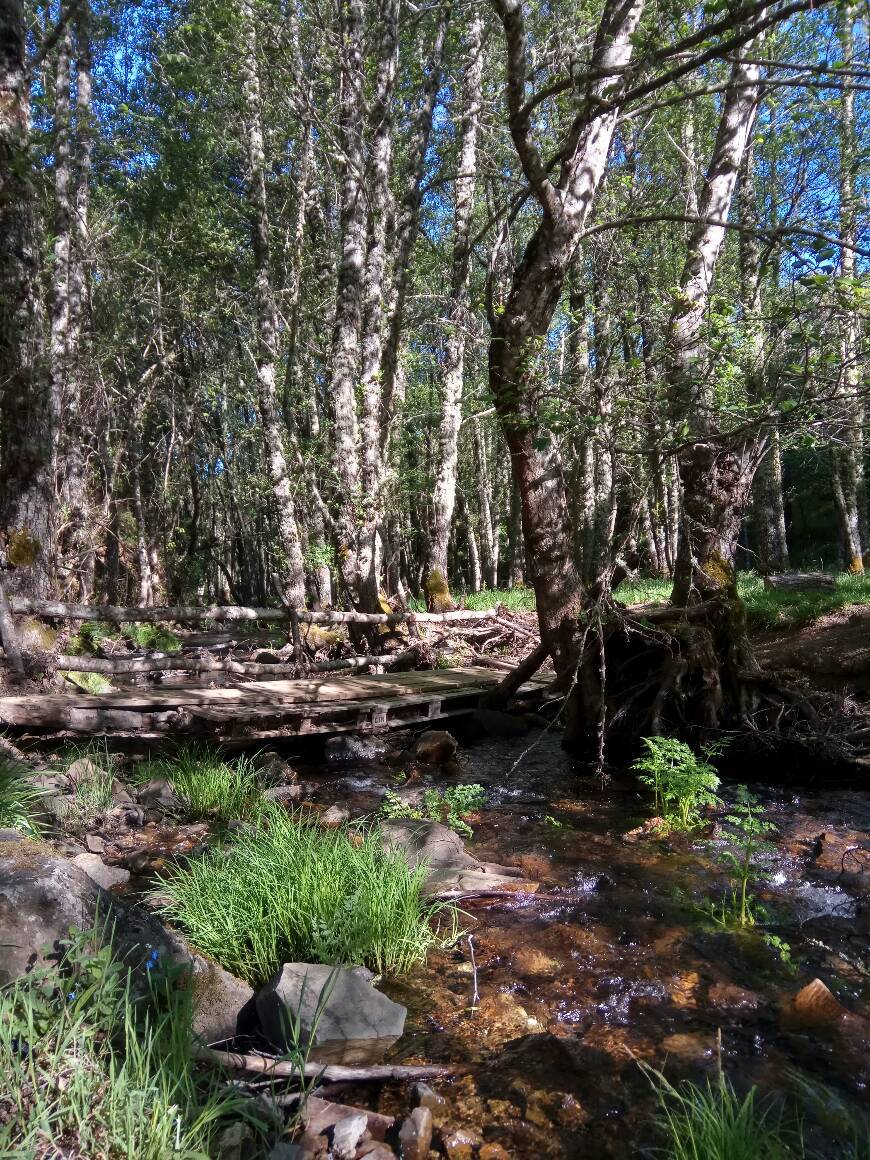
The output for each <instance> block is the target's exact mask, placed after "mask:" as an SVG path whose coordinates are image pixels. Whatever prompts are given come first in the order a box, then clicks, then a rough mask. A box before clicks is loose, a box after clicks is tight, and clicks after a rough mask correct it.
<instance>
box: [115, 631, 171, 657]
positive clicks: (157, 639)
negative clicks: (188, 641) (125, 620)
mask: <svg viewBox="0 0 870 1160" xmlns="http://www.w3.org/2000/svg"><path fill="white" fill-rule="evenodd" d="M121 635H122V636H124V637H125V638H126V639H127V640H128V641H129V642H130V643H131V644H134V645H135V646H136V647H137V648H143V649H152V650H154V651H156V652H165V653H177V652H180V651H181V641H180V640H179V638H178V637H177V636H176V635H175V633H174V632H173V631H172V630H171V629H169V628H161V626H160V625H158V624H122V625H121Z"/></svg>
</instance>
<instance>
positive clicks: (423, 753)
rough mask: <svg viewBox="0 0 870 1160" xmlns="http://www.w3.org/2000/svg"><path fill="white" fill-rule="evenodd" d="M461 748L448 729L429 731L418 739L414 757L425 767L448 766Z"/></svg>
mask: <svg viewBox="0 0 870 1160" xmlns="http://www.w3.org/2000/svg"><path fill="white" fill-rule="evenodd" d="M458 748H459V746H458V745H457V743H456V738H455V737H454V736H453V734H452V733H448V732H447V730H446V729H427V730H426V732H425V733H421V734H420V736H419V737H418V738H417V744H416V745H415V746H414V756H415V757H416V758H417V760H418V761H420V762H422V763H423V765H446V764H447V763H448V761H452V760H453V758H454V757H455V756H456V751H457V749H458Z"/></svg>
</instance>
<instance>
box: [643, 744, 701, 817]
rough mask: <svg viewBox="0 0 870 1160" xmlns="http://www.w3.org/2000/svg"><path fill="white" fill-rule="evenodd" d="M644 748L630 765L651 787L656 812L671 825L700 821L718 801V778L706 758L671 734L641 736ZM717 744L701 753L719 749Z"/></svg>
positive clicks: (644, 782)
mask: <svg viewBox="0 0 870 1160" xmlns="http://www.w3.org/2000/svg"><path fill="white" fill-rule="evenodd" d="M641 741H642V742H643V745H644V747H645V750H646V752H645V753H644V754H643V755H642V756H641V757H639V758H638V759H637V760H636V761H635V762H634V763H633V765H632V767H631V768H632V769H633V770H635V771H636V772H637V774H638V776H639V780H640V781H641V782H643V784H644V785H648V786H649V787H650V788H651V789H652V791H653V799H654V805H655V810H656V813H659V814H661V815H662V816H663V817H664V820H665V822H666V823H667V825H668V826H669V827H670V828H672V829H680V830H690V829H691V828H692V827H693V826H697V825H698V824H699V822H700V821H701V812H702V810H704V809H705V808H706V807H707V806H715V805H718V804H719V798H718V797H717V796H716V790H717V789H718V788H719V778H718V776H717V774H716V770H715V769H714V767H713V766H712V765H711V764H710V762H709V761H704V760H703V759H702V758H699V757H697V756H696V755H695V753H693V751H692V750H691V749H690V748H689V746H688V745H686V744H685V743H684V742H683V741H677V740H676V738H673V737H642V738H641ZM721 748H722V747H721V744H720V745H718V746H715V747H713V746H708V747H707V748H706V749H704V750H703V753H704V756H705V757H712V756H714V755H715V754H716V753H718V752H721Z"/></svg>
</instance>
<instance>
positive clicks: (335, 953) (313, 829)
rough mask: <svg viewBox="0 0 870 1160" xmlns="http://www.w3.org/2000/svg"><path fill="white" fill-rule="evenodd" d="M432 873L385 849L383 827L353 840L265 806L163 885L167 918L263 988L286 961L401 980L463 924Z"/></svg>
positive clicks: (172, 873)
mask: <svg viewBox="0 0 870 1160" xmlns="http://www.w3.org/2000/svg"><path fill="white" fill-rule="evenodd" d="M425 876H426V868H425V866H422V867H419V868H418V869H416V870H411V869H409V867H408V863H407V861H406V859H405V856H404V854H403V853H402V852H401V851H397V850H385V849H384V847H383V844H382V842H381V837H380V834H379V833H378V831H377V829H372V830H368V831H364V832H358V833H355V834H353V835H351V836H349V835H348V834H347V833H346V832H345V831H343V830H324V829H323V828H322V827H320V826H318V825H316V824H315V823H314V822H312V821H311V820H306V819H304V818H302V817H301V816H300V815H294V814H290V813H287V812H286V811H284V810H283V809H281V808H279V807H277V806H275V805H274V804H272V803H269V802H266V803H264V805H263V808H262V812H261V814H260V815H259V819H258V826H257V828H256V829H244V830H240V831H238V832H236V833H234V834H232V835H231V837H230V839H229V841H228V843H227V844H226V845H225V846H224V847H223V848H222V849H220V850H210V851H208V852H206V853H205V854H204V855H202V857H200V858H197V859H193V860H191V861H190V862H189V863H187V864H186V865H185V866H175V867H173V868H172V869H171V870H170V871H169V872H168V873H167V875H166V877H165V878H164V879H163V880H162V881H161V882H160V883H159V886H158V890H159V894H160V896H161V898H163V899H164V906H163V913H164V914H165V915H166V917H167V918H168V919H169V920H170V921H171V922H173V923H175V924H177V925H178V926H180V927H181V928H182V929H183V930H184V931H185V932H186V933H187V935H188V936H189V937H190V940H191V942H192V943H193V944H194V945H195V946H196V947H198V948H199V949H200V950H201V951H205V952H206V953H207V954H209V955H211V957H212V958H214V959H216V960H217V961H218V962H219V963H221V964H222V965H223V966H224V967H226V968H227V969H228V970H230V971H232V972H233V973H234V974H236V975H238V976H240V977H241V978H243V979H247V980H248V981H249V982H251V983H253V984H255V985H256V984H260V983H263V982H265V981H266V980H267V979H269V978H270V977H271V976H272V975H274V974H275V973H276V972H277V971H279V970H280V969H281V964H282V963H285V962H294V961H306V962H320V963H339V964H350V963H354V964H361V965H364V966H368V967H371V968H372V970H375V971H377V972H378V973H382V974H383V973H386V974H400V973H402V972H403V971H406V970H408V969H409V968H410V967H412V966H413V965H414V964H415V963H418V962H421V961H422V960H423V959H425V957H426V954H427V952H428V950H429V949H430V947H432V946H433V945H436V944H437V943H439V942H440V941H441V939H440V937H439V935H438V933H437V931H436V925H437V924H438V923H439V920H446V922H447V924H448V926H453V927H455V911H454V910H453V909H452V908H448V907H445V906H443V905H441V904H438V903H433V902H430V901H428V900H427V899H426V898H424V896H423V893H422V887H423V880H424V878H425Z"/></svg>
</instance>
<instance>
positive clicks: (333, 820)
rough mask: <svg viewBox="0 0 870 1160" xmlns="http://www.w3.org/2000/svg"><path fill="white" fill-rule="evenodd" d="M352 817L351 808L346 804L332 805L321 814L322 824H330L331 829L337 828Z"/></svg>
mask: <svg viewBox="0 0 870 1160" xmlns="http://www.w3.org/2000/svg"><path fill="white" fill-rule="evenodd" d="M349 818H350V810H348V809H346V808H345V806H330V807H329V809H328V810H324V812H323V813H322V814H321V815H320V824H321V825H322V826H328V827H329V829H330V830H337V829H338V827H339V826H343V825H344V824H345V822H346V821H347V820H348V819H349Z"/></svg>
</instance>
